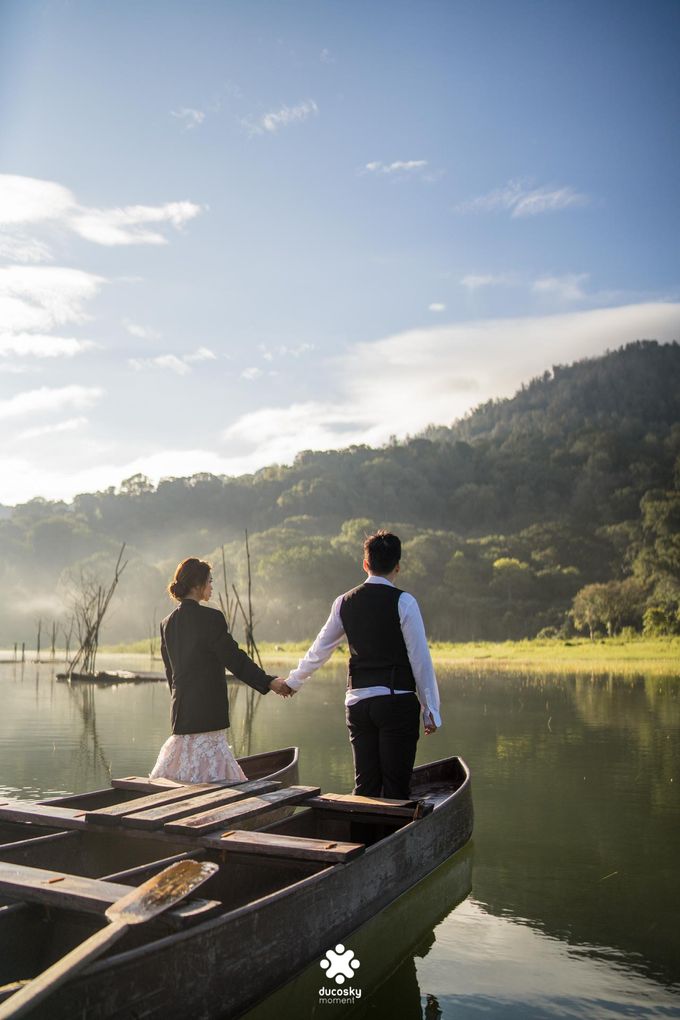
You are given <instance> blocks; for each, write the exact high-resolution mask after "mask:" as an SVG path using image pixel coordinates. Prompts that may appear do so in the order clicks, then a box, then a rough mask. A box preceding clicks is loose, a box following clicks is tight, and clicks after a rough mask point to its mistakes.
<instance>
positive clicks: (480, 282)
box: [460, 273, 515, 290]
mask: <svg viewBox="0 0 680 1020" xmlns="http://www.w3.org/2000/svg"><path fill="white" fill-rule="evenodd" d="M514 282H515V280H514V277H512V276H509V275H508V274H507V273H477V274H476V273H469V274H468V275H467V276H463V277H461V280H460V285H461V287H465V288H466V289H467V290H478V289H479V288H480V287H499V286H506V285H508V284H512V283H514Z"/></svg>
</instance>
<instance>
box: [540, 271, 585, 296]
mask: <svg viewBox="0 0 680 1020" xmlns="http://www.w3.org/2000/svg"><path fill="white" fill-rule="evenodd" d="M588 276H589V274H588V273H566V274H565V275H564V276H541V277H540V278H539V279H538V280H534V282H533V285H532V288H531V289H532V290H533V291H534V293H536V294H545V295H548V296H550V297H556V298H558V299H559V300H560V301H582V300H583V299H584V298H585V297H586V294H585V291H584V290H583V287H582V284H583V283H584V282H585V281H586V280H587V279H588Z"/></svg>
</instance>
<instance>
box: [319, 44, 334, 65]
mask: <svg viewBox="0 0 680 1020" xmlns="http://www.w3.org/2000/svg"><path fill="white" fill-rule="evenodd" d="M319 60H320V61H321V63H322V64H334V63H335V57H334V56H333V54H332V53H331V51H330V50H329V49H326V47H325V46H324V48H323V49H322V50H321V53H320V54H319Z"/></svg>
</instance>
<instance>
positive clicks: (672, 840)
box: [0, 656, 680, 1020]
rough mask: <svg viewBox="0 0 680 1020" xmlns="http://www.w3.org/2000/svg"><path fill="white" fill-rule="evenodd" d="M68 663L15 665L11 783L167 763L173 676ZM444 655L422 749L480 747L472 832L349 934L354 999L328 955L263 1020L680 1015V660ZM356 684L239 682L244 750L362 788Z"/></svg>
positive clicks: (2, 787)
mask: <svg viewBox="0 0 680 1020" xmlns="http://www.w3.org/2000/svg"><path fill="white" fill-rule="evenodd" d="M98 661H99V666H100V668H103V667H106V666H108V667H110V668H112V667H114V666H117V667H118V668H120V667H121V666H122V667H124V668H142V669H148V668H149V664H148V660H145V659H141V658H140V659H139V660H134V659H132V658H131V657H125V660H124V661H123V660H122V659H121V658H118V659H116V660H113V659H111V658H107V657H105V656H102V657H101V658H100V659H99V660H98ZM268 667H269V668H270V669H272V671H274V666H273V665H272V663H271V662H269V663H268ZM156 668H157V667H156ZM54 672H55V670H54V668H53V667H51V666H50V665H49V664H43V665H41V666H39V667H38V666H36V665H35V664H33V663H26V664H25V666H24V667H23V668H22V667H21V666H13V665H0V697H1V698H2V706H3V707H2V715H1V717H0V793H2V794H5V795H10V796H22V797H31V798H38V797H46V796H48V795H57V794H59V793H66V792H80V791H83V790H88V789H95V788H97V787H100V786H105V785H107V784H108V781H109V779H110V777H111V776H117V775H118V776H122V775H131V774H140V775H141V774H145V773H146V772H148V770H149V769H150V768H151V766H152V765H153V763H154V760H155V757H156V753H157V751H158V748H159V747H160V745H161V744H162V742H163V741H164V740H165V738H166V736H167V735H168V718H169V696H168V691H167V686H166V685H165V683H164V682H163V683H147V684H137V685H134V684H120V685H117V686H115V687H93V686H73V687H70V686H69V685H67V684H62V683H57V682H56V681H55V680H54V679H53V675H54ZM437 673H438V677H439V682H440V689H441V693H442V715H443V720H444V726H443V727H442V729H441V730H439V731H438V732H437V733H436V734H434V735H432V736H430V737H427V738H421V740H420V743H419V750H418V763H423V762H427V761H433V760H435V759H437V758H442V757H446V756H447V755H450V754H459V755H461V756H462V757H463V758H464V759H465V760H466V761H467V763H468V765H469V766H470V768H471V770H472V779H473V797H474V803H475V831H474V838H473V841H472V843H471V845H470V846H469V847H468V848H466V849H465V850H464V851H463V852H462V853H460V854H457V855H456V856H455V857H454V858H452V859H451V860H450V861H449V862H448V863H447V864H445V865H444V866H442V867H441V868H439V869H438V870H437V871H436V872H435V873H434V874H433V875H432V876H431V877H430V878H428V879H427V880H426V881H425V882H423V883H421V884H420V885H419V886H418V887H417V888H416V889H414V890H413V891H412V892H410V893H408V894H407V895H406V896H404V897H401V898H400V900H398V901H397V902H396V903H395V904H394V905H393V906H392V907H390V908H389V909H388V910H387V911H384V912H383V913H382V914H380V915H378V917H376V918H375V919H374V920H373V921H372V922H371V923H370V924H369V925H366V926H364V928H362V929H360V930H359V931H358V932H357V933H354V934H353V935H351V936H348V938H347V940H346V945H347V948H348V949H351V950H352V951H353V952H354V953H355V956H356V958H357V959H358V960H359V961H360V968H359V970H358V972H357V978H356V981H355V982H354V984H355V985H359V986H360V988H361V998H360V999H358V1000H357V1001H356V1004H355V1005H354V1006H347V1005H343V1006H338V1005H329V1004H326V1003H322V1002H320V1001H319V988H320V986H322V984H323V979H324V977H325V974H324V971H323V970H322V969H321V968H320V966H319V962H317V963H314V964H313V965H311V966H310V967H309V968H308V969H307V971H305V972H304V973H303V974H302V975H300V976H298V977H297V978H296V979H295V980H293V981H291V983H290V984H289V985H287V986H286V987H285V988H283V989H281V990H280V991H279V992H277V993H276V994H275V995H273V996H271V997H270V998H269V999H267V1000H266V1002H265V1003H263V1004H262V1005H261V1006H260V1007H258V1008H257V1009H255V1010H253V1011H251V1013H250V1014H248V1017H249V1020H267V1018H269V1017H273V1016H275V1017H276V1018H277V1020H288V1018H291V1020H292V1018H293V1017H295V1018H300V1017H319V1018H323V1017H330V1016H331V1015H338V1014H339V1013H340V1012H342V1014H343V1016H346V1015H351V1016H352V1017H353V1020H354V1018H357V1020H358V1018H360V1017H364V1016H365V1017H367V1018H368V1017H372V1018H376V1020H383V1018H384V1020H387V1018H390V1020H392V1018H394V1017H397V1018H399V1020H416V1018H421V1017H424V1018H426V1020H436V1018H440V1017H443V1018H447V1020H448V1018H450V1020H454V1018H455V1020H465V1018H467V1017H478V1016H481V1015H484V1016H486V1017H492V1018H495V1017H500V1018H505V1020H510V1018H513V1020H514V1018H517V1020H519V1018H522V1020H525V1018H528V1020H534V1018H536V1020H537V1018H558V1017H559V1018H565V1017H566V1018H569V1017H578V1018H583V1020H586V1018H587V1020H598V1018H613V1017H635V1018H638V1017H680V996H679V995H678V992H679V991H680V933H679V926H678V906H679V905H680V878H679V874H678V871H679V869H678V862H679V861H680V804H679V796H680V726H679V724H680V675H675V676H669V677H659V676H654V677H652V676H645V675H639V676H633V677H630V676H627V677H621V676H617V675H614V674H607V675H594V676H589V675H583V674H581V675H569V674H565V675H543V676H540V675H538V674H532V675H528V674H520V673H508V672H503V673H500V672H494V671H492V670H490V669H484V670H483V671H481V672H473V671H471V670H470V669H467V668H466V669H462V668H460V667H456V668H455V669H453V668H443V667H441V666H440V667H438V670H437ZM343 689H344V678H343V670H342V669H341V668H336V667H333V668H329V669H326V670H324V671H322V672H320V673H318V674H317V675H316V676H315V677H314V679H313V680H312V681H310V683H309V684H308V686H307V687H306V688H305V689H303V691H302V692H301V693H300V694H298V695H297V696H296V697H295V698H289V699H286V700H283V699H281V698H276V697H275V696H273V695H268V696H267V697H266V698H260V697H259V696H258V695H253V697H252V698H249V697H248V694H249V692H248V691H247V689H246V688H244V687H242V686H241V685H231V684H230V690H231V695H230V697H231V698H232V701H233V708H232V731H231V734H230V736H231V741H232V744H233V745H234V750H235V752H236V753H237V754H239V753H240V754H244V753H256V752H257V751H261V750H266V749H269V748H272V747H275V746H280V747H283V746H286V745H289V744H297V745H299V747H300V749H301V756H300V765H301V770H300V771H301V776H300V778H301V781H302V782H303V783H310V784H311V783H313V784H316V785H320V786H321V787H322V788H323V789H324V790H333V791H338V792H346V791H348V790H350V789H351V784H352V763H351V756H350V752H349V744H348V741H347V734H346V729H345V724H344V710H343V705H342V701H343ZM249 701H250V702H251V709H254V711H251V712H248V711H247V708H248V702H249ZM246 716H248V717H249V718H250V723H249V725H248V726H247V727H246V726H245V725H244V720H245V719H246ZM290 938H291V939H294V938H295V931H291V933H290ZM328 948H332V947H328Z"/></svg>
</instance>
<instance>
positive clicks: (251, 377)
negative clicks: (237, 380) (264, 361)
mask: <svg viewBox="0 0 680 1020" xmlns="http://www.w3.org/2000/svg"><path fill="white" fill-rule="evenodd" d="M261 375H262V369H261V368H258V367H257V365H251V366H250V368H244V369H243V371H242V372H241V378H242V379H246V380H247V381H248V382H254V381H255V379H259V378H260V376H261Z"/></svg>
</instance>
